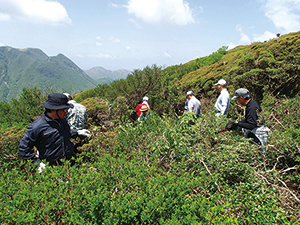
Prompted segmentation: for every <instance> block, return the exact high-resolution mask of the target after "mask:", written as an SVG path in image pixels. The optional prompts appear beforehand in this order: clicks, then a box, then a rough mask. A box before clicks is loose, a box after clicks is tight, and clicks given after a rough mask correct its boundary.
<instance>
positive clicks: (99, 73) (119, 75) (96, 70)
mask: <svg viewBox="0 0 300 225" xmlns="http://www.w3.org/2000/svg"><path fill="white" fill-rule="evenodd" d="M84 72H85V73H86V74H87V75H89V76H90V77H91V78H93V79H95V80H96V81H97V82H98V83H99V84H104V83H111V82H112V81H113V80H118V79H124V78H126V77H127V75H128V74H130V73H131V71H129V70H115V71H111V70H106V69H104V68H103V67H93V68H91V69H89V70H85V71H84Z"/></svg>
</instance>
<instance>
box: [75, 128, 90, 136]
mask: <svg viewBox="0 0 300 225" xmlns="http://www.w3.org/2000/svg"><path fill="white" fill-rule="evenodd" d="M77 134H78V135H80V136H85V137H89V136H91V135H92V134H91V132H90V131H89V130H87V129H82V130H78V131H77Z"/></svg>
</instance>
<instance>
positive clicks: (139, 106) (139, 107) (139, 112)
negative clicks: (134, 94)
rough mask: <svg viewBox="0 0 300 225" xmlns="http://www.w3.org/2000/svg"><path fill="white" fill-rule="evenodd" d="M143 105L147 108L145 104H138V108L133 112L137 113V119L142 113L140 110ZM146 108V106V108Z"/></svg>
mask: <svg viewBox="0 0 300 225" xmlns="http://www.w3.org/2000/svg"><path fill="white" fill-rule="evenodd" d="M143 105H145V106H147V105H146V104H138V106H137V107H136V108H135V111H136V112H137V113H138V114H137V115H138V117H140V115H141V114H142V112H141V111H140V109H141V108H142V106H143ZM147 108H148V106H147Z"/></svg>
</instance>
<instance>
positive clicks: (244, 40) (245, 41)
mask: <svg viewBox="0 0 300 225" xmlns="http://www.w3.org/2000/svg"><path fill="white" fill-rule="evenodd" d="M235 30H236V31H237V32H238V33H239V34H240V35H241V38H240V41H239V44H250V43H251V41H250V38H249V37H248V35H247V34H245V33H244V31H243V26H242V25H240V24H238V25H236V27H235Z"/></svg>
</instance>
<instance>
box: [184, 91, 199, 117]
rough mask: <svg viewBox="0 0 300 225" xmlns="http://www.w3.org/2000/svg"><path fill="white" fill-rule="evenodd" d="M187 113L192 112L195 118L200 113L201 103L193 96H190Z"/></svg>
mask: <svg viewBox="0 0 300 225" xmlns="http://www.w3.org/2000/svg"><path fill="white" fill-rule="evenodd" d="M189 112H193V113H194V114H195V115H196V116H197V117H198V116H199V115H200V113H201V103H200V101H199V100H198V99H197V98H196V97H195V96H192V97H191V99H190V100H189V103H188V108H187V113H189Z"/></svg>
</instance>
